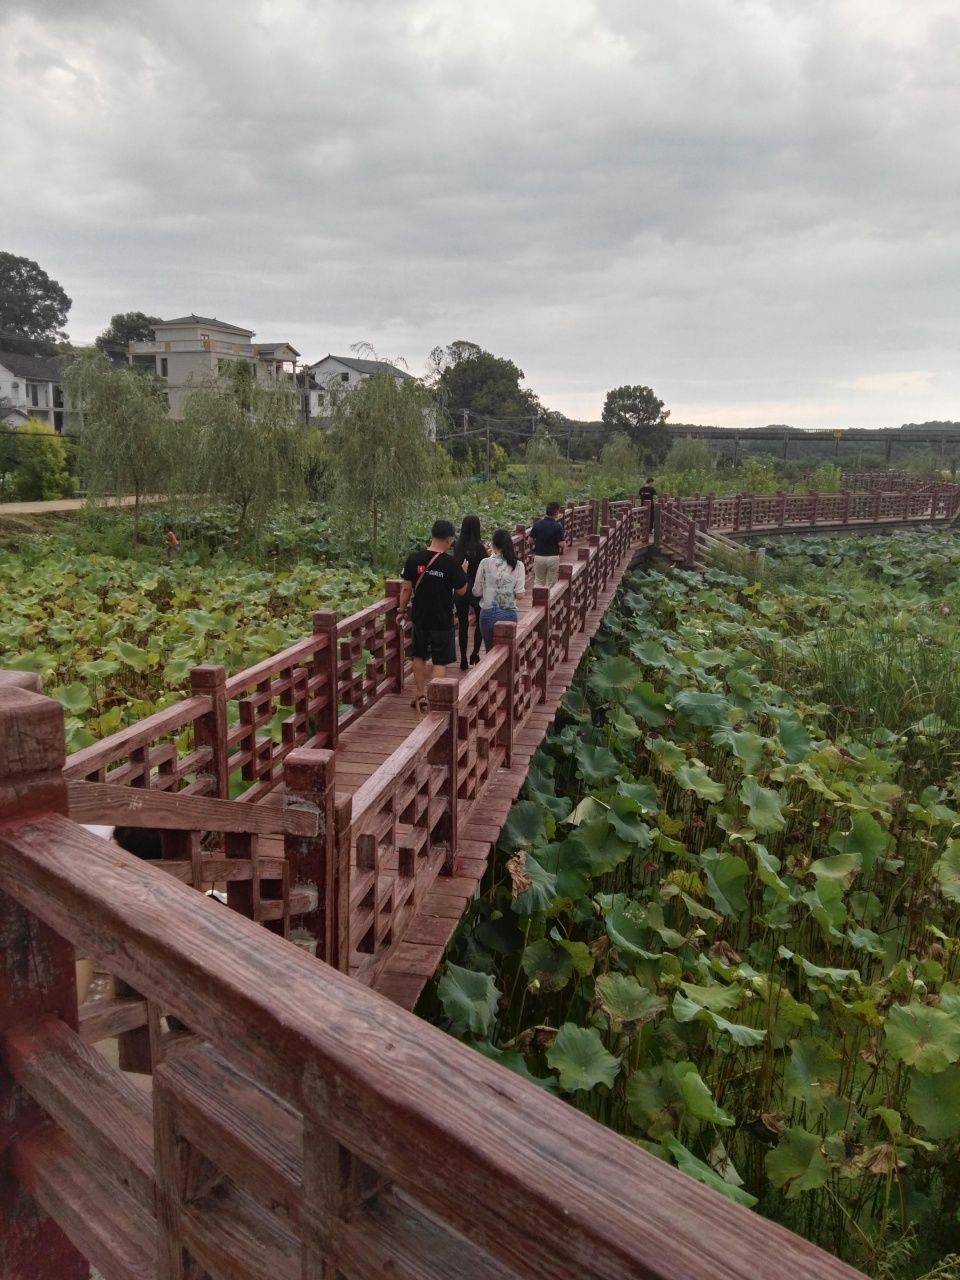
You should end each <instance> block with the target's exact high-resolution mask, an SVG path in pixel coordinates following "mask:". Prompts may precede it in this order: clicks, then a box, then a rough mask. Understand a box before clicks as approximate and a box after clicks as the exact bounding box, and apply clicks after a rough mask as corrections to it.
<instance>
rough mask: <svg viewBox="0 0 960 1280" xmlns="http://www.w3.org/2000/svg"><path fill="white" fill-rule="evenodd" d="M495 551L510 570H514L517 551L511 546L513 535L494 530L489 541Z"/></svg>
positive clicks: (503, 530) (502, 530)
mask: <svg viewBox="0 0 960 1280" xmlns="http://www.w3.org/2000/svg"><path fill="white" fill-rule="evenodd" d="M490 541H491V542H492V543H493V545H494V546H495V547H496V549H497V550H498V551H499V552H500V554H501V555H502V556H503V558H504V560H506V562H507V564H508V565H509V566H510V568H511V569H515V568H516V565H517V549H516V547H515V546H514V545H513V535H512V534H511V533H508V532H507V530H506V529H494V531H493V537H492V538H491V539H490Z"/></svg>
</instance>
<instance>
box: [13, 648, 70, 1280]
mask: <svg viewBox="0 0 960 1280" xmlns="http://www.w3.org/2000/svg"><path fill="white" fill-rule="evenodd" d="M3 674H4V675H8V674H9V675H13V676H15V679H14V680H2V681H0V823H3V822H13V821H16V819H18V818H26V817H28V816H29V815H31V814H41V813H64V814H65V813H66V812H67V788H66V783H65V782H64V780H63V763H64V759H65V758H66V757H65V750H64V728H63V708H62V707H61V706H60V704H59V702H55V701H53V699H51V698H44V697H42V696H41V695H40V693H39V692H36V690H37V688H38V682H37V681H36V677H33V679H32V680H31V678H30V676H29V673H26V672H23V673H21V672H16V673H14V672H10V673H6V672H4V673H3ZM24 676H26V679H23V677H24ZM7 856H11V857H12V856H13V855H7ZM0 939H2V942H3V945H2V946H0V1034H5V1033H6V1032H8V1031H10V1030H12V1029H13V1028H14V1027H15V1026H17V1025H20V1024H23V1023H29V1022H34V1021H36V1020H37V1019H39V1018H42V1017H44V1016H53V1017H58V1018H61V1019H62V1020H63V1021H64V1022H66V1023H68V1024H69V1026H70V1027H72V1028H73V1030H74V1031H76V1029H77V983H76V965H75V963H74V953H73V947H72V946H71V945H70V943H69V942H67V940H66V939H65V938H61V937H59V935H58V934H56V933H54V932H53V930H52V929H50V928H48V926H47V925H45V924H43V923H42V922H41V921H40V920H38V919H37V917H36V916H34V915H32V914H31V913H30V912H29V911H27V910H26V908H25V907H22V906H21V905H20V904H19V903H18V902H17V901H16V900H15V899H14V898H11V897H8V896H7V895H5V894H0ZM0 1117H2V1118H0V1151H2V1152H3V1155H2V1165H0V1242H2V1243H0V1259H2V1263H0V1268H2V1274H3V1275H4V1276H9V1277H11V1280H13V1277H23V1280H26V1278H27V1277H28V1276H29V1277H30V1280H86V1278H87V1276H88V1275H89V1274H90V1268H89V1265H88V1263H87V1261H86V1259H85V1258H84V1257H82V1256H81V1254H80V1253H78V1252H77V1250H76V1249H75V1248H74V1247H73V1245H72V1244H71V1243H70V1241H69V1240H68V1239H67V1237H66V1236H65V1235H64V1234H63V1232H62V1231H61V1230H60V1228H59V1227H58V1226H57V1225H56V1223H55V1222H53V1221H52V1220H51V1219H50V1218H48V1217H47V1216H46V1215H45V1214H44V1213H43V1212H42V1210H41V1209H40V1208H39V1207H38V1206H37V1204H36V1203H35V1202H34V1201H33V1200H32V1199H31V1197H30V1195H29V1194H28V1192H27V1191H26V1189H25V1188H24V1187H23V1186H21V1184H20V1183H19V1181H18V1180H17V1177H16V1174H15V1173H14V1167H13V1161H14V1149H15V1144H16V1141H17V1139H18V1138H19V1137H21V1136H22V1135H23V1134H25V1133H26V1132H28V1131H29V1130H31V1129H35V1128H36V1127H37V1125H38V1124H39V1123H40V1122H41V1121H42V1119H43V1112H42V1111H41V1109H40V1108H39V1107H38V1106H37V1104H36V1103H35V1102H33V1100H32V1099H31V1098H30V1096H29V1094H27V1093H26V1092H25V1091H24V1090H23V1089H21V1088H19V1087H18V1086H17V1085H16V1084H14V1081H13V1078H12V1076H11V1075H10V1074H9V1073H8V1072H7V1071H3V1072H2V1073H0Z"/></svg>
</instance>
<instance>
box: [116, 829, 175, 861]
mask: <svg viewBox="0 0 960 1280" xmlns="http://www.w3.org/2000/svg"><path fill="white" fill-rule="evenodd" d="M113 838H114V840H116V842H117V844H118V845H119V846H120V848H121V849H126V851H127V853H132V854H133V856H134V857H135V858H143V859H145V860H146V861H147V862H156V861H157V859H158V858H162V857H163V849H162V847H161V844H160V832H159V831H158V830H157V829H156V827H114V829H113Z"/></svg>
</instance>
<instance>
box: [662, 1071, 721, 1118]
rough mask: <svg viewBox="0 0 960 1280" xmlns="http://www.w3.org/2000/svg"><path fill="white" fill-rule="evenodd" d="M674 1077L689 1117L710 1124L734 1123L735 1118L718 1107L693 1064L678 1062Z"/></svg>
mask: <svg viewBox="0 0 960 1280" xmlns="http://www.w3.org/2000/svg"><path fill="white" fill-rule="evenodd" d="M673 1075H674V1079H675V1080H676V1082H677V1088H678V1089H679V1090H680V1097H681V1099H682V1101H683V1105H684V1107H685V1108H686V1110H687V1114H688V1115H691V1116H693V1118H694V1119H695V1120H704V1121H707V1122H708V1123H709V1124H719V1125H730V1124H733V1123H734V1119H733V1116H731V1115H728V1114H727V1112H726V1111H724V1110H723V1108H722V1107H718V1106H717V1103H716V1100H715V1099H714V1096H713V1094H712V1093H711V1092H710V1090H709V1089H708V1088H707V1086H706V1084H705V1083H704V1081H703V1080H702V1079H701V1076H700V1073H699V1072H698V1071H697V1068H696V1066H695V1065H694V1064H693V1063H692V1062H678V1063H677V1064H676V1066H675V1067H674V1068H673Z"/></svg>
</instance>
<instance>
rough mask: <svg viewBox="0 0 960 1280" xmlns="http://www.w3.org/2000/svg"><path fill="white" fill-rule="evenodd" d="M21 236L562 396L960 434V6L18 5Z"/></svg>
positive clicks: (92, 309) (294, 327)
mask: <svg viewBox="0 0 960 1280" xmlns="http://www.w3.org/2000/svg"><path fill="white" fill-rule="evenodd" d="M0 66H2V73H3V89H2V95H0V102H2V105H0V156H2V165H3V175H4V180H3V182H2V184H0V249H5V250H8V251H10V252H13V253H16V254H22V255H25V256H27V257H30V258H34V259H36V260H37V261H38V262H39V263H40V265H41V266H42V267H43V268H44V269H45V270H46V271H47V272H48V273H49V274H50V275H52V276H53V277H54V278H55V279H57V280H59V281H60V283H61V284H62V285H63V286H64V288H65V289H66V290H67V293H68V294H69V295H70V297H71V298H72V299H73V309H72V311H71V314H70V319H69V323H68V330H69V332H70V335H71V338H72V339H73V340H74V341H75V342H76V341H79V342H84V341H90V340H92V338H93V337H94V336H95V335H96V334H97V333H98V332H99V331H100V330H101V329H102V328H103V327H104V326H105V325H106V324H107V322H108V320H109V318H110V316H111V314H112V313H114V312H116V311H127V310H143V311H146V312H148V313H151V314H156V315H161V316H164V317H169V316H172V315H179V314H182V313H184V312H190V311H194V312H197V313H199V314H203V315H215V316H218V317H219V318H220V319H223V320H227V321H230V322H232V323H234V324H240V325H244V326H247V327H248V328H252V329H255V330H256V333H257V339H258V340H260V341H277V340H281V339H286V340H289V341H291V342H292V343H293V344H294V346H296V347H297V348H298V349H299V350H300V351H301V352H302V354H303V356H304V357H305V358H306V359H307V360H308V361H312V360H315V359H318V358H319V357H320V356H323V355H325V354H326V353H327V352H328V351H332V352H334V353H339V354H346V353H347V352H348V349H349V347H350V344H351V343H355V342H357V341H359V340H365V341H368V342H370V343H371V344H372V345H373V346H374V347H375V348H376V349H377V351H378V352H379V354H380V355H381V356H384V357H387V358H393V357H395V356H398V355H400V356H404V357H405V358H406V360H407V363H408V367H409V368H410V370H411V372H413V373H417V374H419V373H422V372H423V371H424V367H425V360H426V356H427V353H428V352H429V350H430V348H431V347H433V346H435V345H437V344H442V345H445V344H447V343H448V342H451V341H453V340H454V339H457V338H466V339H469V340H471V341H474V342H478V343H480V344H481V345H482V346H484V347H485V348H487V349H488V350H490V351H493V352H495V353H496V354H498V355H506V356H509V357H510V358H511V359H513V360H515V361H516V362H517V364H519V365H520V367H521V368H522V369H523V370H524V372H525V374H526V381H527V384H528V385H529V386H530V387H532V388H533V390H535V391H536V392H537V393H538V394H539V396H540V397H541V400H542V401H543V403H544V404H545V405H546V406H548V407H549V408H552V409H559V410H561V411H563V412H565V413H567V414H569V415H570V416H572V417H586V418H590V417H599V414H600V410H601V407H602V404H603V399H604V395H605V393H606V391H607V390H609V389H610V388H611V387H614V386H618V385H620V384H622V383H635V382H638V383H645V384H647V385H650V386H652V387H653V388H654V389H655V391H656V392H657V394H658V395H659V396H661V398H662V399H663V400H665V402H666V404H667V405H668V406H669V407H670V409H671V410H672V416H673V418H674V420H676V421H680V422H707V423H719V424H723V425H742V426H757V425H763V424H765V423H768V422H789V423H792V424H794V425H796V426H830V427H832V426H896V425H899V424H900V423H902V422H905V421H924V420H927V419H943V418H949V419H958V420H960V370H958V359H957V354H958V350H960V324H958V320H957V311H958V305H960V129H958V120H960V112H958V108H960V76H958V66H960V4H958V0H655V2H654V0H483V2H482V3H471V2H470V0H302V2H298V0H229V3H228V2H227V0H221V2H220V3H215V2H214V0H189V2H187V0H182V2H181V0H154V2H153V3H152V4H150V5H142V4H129V3H120V0H82V2H79V3H78V2H77V0H29V3H20V2H19V0H4V3H3V6H2V8H0Z"/></svg>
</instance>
